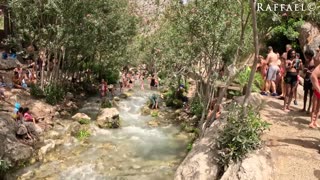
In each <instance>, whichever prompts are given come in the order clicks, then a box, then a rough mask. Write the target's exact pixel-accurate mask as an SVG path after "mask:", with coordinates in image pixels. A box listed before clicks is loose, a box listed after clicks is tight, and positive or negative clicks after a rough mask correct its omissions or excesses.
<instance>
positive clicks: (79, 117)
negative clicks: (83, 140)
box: [72, 113, 91, 121]
mask: <svg viewBox="0 0 320 180" xmlns="http://www.w3.org/2000/svg"><path fill="white" fill-rule="evenodd" d="M72 119H74V120H77V121H80V120H81V119H87V120H91V118H90V117H89V116H88V115H86V114H85V113H77V114H75V115H74V116H72Z"/></svg>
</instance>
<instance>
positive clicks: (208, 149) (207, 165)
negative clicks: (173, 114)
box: [174, 121, 222, 180]
mask: <svg viewBox="0 0 320 180" xmlns="http://www.w3.org/2000/svg"><path fill="white" fill-rule="evenodd" d="M220 127H222V124H221V123H220V122H218V121H216V122H214V123H213V125H212V126H211V127H210V128H209V129H208V130H207V131H206V132H205V135H204V136H203V138H201V139H198V140H197V141H196V142H195V143H194V144H193V147H192V149H191V151H190V152H189V154H188V155H187V157H186V158H185V159H184V160H183V162H182V163H181V164H180V166H179V167H178V169H177V171H176V173H175V177H174V179H175V180H195V179H201V180H212V179H216V178H217V177H218V173H219V165H218V161H217V158H218V151H217V148H216V147H217V146H216V139H217V137H218V130H219V129H220Z"/></svg>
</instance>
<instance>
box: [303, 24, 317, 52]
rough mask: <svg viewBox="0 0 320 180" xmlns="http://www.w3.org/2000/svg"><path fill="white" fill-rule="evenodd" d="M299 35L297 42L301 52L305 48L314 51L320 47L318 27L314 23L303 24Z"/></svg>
mask: <svg viewBox="0 0 320 180" xmlns="http://www.w3.org/2000/svg"><path fill="white" fill-rule="evenodd" d="M299 33H300V35H299V42H300V46H301V49H302V50H303V51H304V50H306V49H307V48H310V49H312V50H315V49H317V47H318V46H319V45H320V27H319V26H318V25H316V24H315V23H311V22H306V23H304V24H303V25H302V26H301V28H300V29H299Z"/></svg>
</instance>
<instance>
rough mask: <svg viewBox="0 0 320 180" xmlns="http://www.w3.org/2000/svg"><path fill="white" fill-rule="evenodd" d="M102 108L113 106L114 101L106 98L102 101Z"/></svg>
mask: <svg viewBox="0 0 320 180" xmlns="http://www.w3.org/2000/svg"><path fill="white" fill-rule="evenodd" d="M101 108H112V103H111V102H110V101H109V100H108V99H106V98H104V99H103V100H102V102H101Z"/></svg>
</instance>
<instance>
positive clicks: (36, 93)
mask: <svg viewBox="0 0 320 180" xmlns="http://www.w3.org/2000/svg"><path fill="white" fill-rule="evenodd" d="M30 94H31V96H32V97H34V98H44V97H45V94H44V92H43V91H42V89H41V88H40V87H39V86H38V85H36V84H31V85H30Z"/></svg>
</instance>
